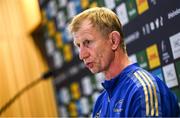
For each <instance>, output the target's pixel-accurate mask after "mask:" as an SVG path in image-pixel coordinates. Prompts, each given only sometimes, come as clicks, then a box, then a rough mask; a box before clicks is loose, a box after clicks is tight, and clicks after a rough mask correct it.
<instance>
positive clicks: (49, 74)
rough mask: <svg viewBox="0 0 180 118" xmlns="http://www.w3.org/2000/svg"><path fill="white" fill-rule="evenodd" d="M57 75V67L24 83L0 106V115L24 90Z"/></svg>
mask: <svg viewBox="0 0 180 118" xmlns="http://www.w3.org/2000/svg"><path fill="white" fill-rule="evenodd" d="M58 75H59V70H58V69H52V70H49V71H47V72H45V73H43V74H42V75H41V77H39V78H37V79H35V80H34V81H32V82H31V83H29V84H28V85H26V86H25V87H24V88H22V89H21V90H20V91H18V92H17V93H16V94H15V95H14V96H13V97H12V98H11V99H9V100H8V101H7V102H6V103H5V104H4V105H3V106H2V107H1V108H0V116H1V114H2V113H3V112H4V111H5V110H6V109H7V108H8V107H10V106H11V105H12V104H13V103H14V102H15V100H17V98H19V97H20V96H21V95H22V94H23V93H24V92H26V91H27V90H29V89H30V88H32V87H33V86H35V85H37V84H38V83H39V82H40V81H42V80H47V79H49V78H50V77H57V76H58Z"/></svg>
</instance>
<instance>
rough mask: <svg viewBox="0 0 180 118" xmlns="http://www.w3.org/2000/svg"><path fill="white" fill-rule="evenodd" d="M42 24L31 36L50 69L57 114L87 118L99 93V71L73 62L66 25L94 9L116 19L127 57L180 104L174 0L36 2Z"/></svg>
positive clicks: (179, 15)
mask: <svg viewBox="0 0 180 118" xmlns="http://www.w3.org/2000/svg"><path fill="white" fill-rule="evenodd" d="M39 5H40V10H41V14H42V24H41V26H40V27H39V28H38V29H37V30H36V31H35V32H34V33H33V36H34V37H35V42H36V43H37V45H38V46H39V48H40V50H41V52H42V54H43V56H44V57H45V59H46V60H47V63H48V65H49V68H50V69H56V70H58V71H57V72H56V74H57V73H58V76H56V77H55V79H54V82H53V84H54V90H55V93H56V100H57V105H58V111H59V116H90V115H91V112H92V107H93V104H94V102H95V100H96V98H97V96H98V95H99V93H100V92H101V91H102V86H101V84H100V83H101V81H102V80H103V79H104V75H103V74H102V73H100V74H97V75H92V74H91V73H90V72H89V71H88V70H87V69H86V68H85V66H84V65H83V63H82V62H81V61H80V60H79V59H78V51H77V48H76V47H75V46H74V45H73V41H72V36H71V34H70V33H69V32H68V30H67V26H68V23H69V21H70V20H71V19H72V17H73V16H74V15H76V14H78V13H79V12H81V11H83V10H85V9H87V8H90V7H96V6H104V7H107V8H109V9H112V10H113V11H114V12H115V13H116V14H117V15H118V17H119V19H120V21H121V23H122V25H123V32H124V34H125V38H124V40H125V43H126V44H127V51H128V55H129V57H130V59H131V60H132V61H133V62H137V63H139V65H140V66H141V67H142V68H145V69H146V70H148V71H150V72H152V73H153V74H155V75H157V76H158V77H159V78H160V79H162V81H164V82H165V83H166V84H167V86H168V87H169V88H170V89H171V90H172V91H173V92H174V93H175V94H176V95H177V96H178V99H179V101H180V88H179V87H180V85H179V84H180V1H179V0H39Z"/></svg>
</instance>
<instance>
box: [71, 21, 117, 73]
mask: <svg viewBox="0 0 180 118" xmlns="http://www.w3.org/2000/svg"><path fill="white" fill-rule="evenodd" d="M73 38H74V43H75V45H76V46H77V47H78V49H79V58H80V59H81V60H83V62H84V63H85V65H86V67H87V68H88V69H89V70H90V71H91V72H92V73H98V72H105V71H108V69H109V66H110V64H111V62H112V60H113V58H114V52H113V50H112V49H111V45H112V43H111V42H110V39H109V37H105V36H103V35H102V34H101V33H100V32H98V30H97V29H96V28H95V27H93V26H92V25H91V23H90V22H89V21H88V20H85V21H83V22H82V24H81V27H80V29H79V30H78V31H77V32H74V34H73Z"/></svg>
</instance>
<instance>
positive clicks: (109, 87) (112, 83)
mask: <svg viewBox="0 0 180 118" xmlns="http://www.w3.org/2000/svg"><path fill="white" fill-rule="evenodd" d="M133 66H136V67H137V66H138V64H137V63H134V64H131V65H129V66H127V67H126V68H125V69H123V70H122V71H121V73H119V74H118V75H117V76H116V77H114V78H112V79H110V80H105V81H104V82H103V83H102V86H103V87H104V89H105V90H106V91H107V93H108V95H109V97H110V98H111V95H112V93H113V90H114V88H115V87H116V86H117V85H119V84H118V83H121V82H122V81H123V78H124V76H126V75H127V73H128V72H130V71H131V69H132V67H133Z"/></svg>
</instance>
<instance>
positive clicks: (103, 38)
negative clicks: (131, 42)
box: [69, 7, 179, 117]
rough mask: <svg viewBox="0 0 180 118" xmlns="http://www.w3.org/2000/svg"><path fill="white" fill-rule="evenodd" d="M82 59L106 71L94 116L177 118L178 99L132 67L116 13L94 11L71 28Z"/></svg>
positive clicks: (92, 67) (96, 69) (77, 19)
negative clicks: (162, 117) (165, 117)
mask: <svg viewBox="0 0 180 118" xmlns="http://www.w3.org/2000/svg"><path fill="white" fill-rule="evenodd" d="M69 29H70V31H71V32H72V34H73V38H74V44H75V45H76V46H77V47H78V49H79V58H80V59H81V60H83V61H84V63H85V65H86V67H87V68H88V69H89V70H90V71H91V72H92V73H99V72H104V74H105V77H106V80H105V81H104V83H102V85H103V87H104V89H105V90H104V91H103V92H102V93H101V95H100V96H99V97H98V99H97V101H96V104H95V106H94V110H93V117H121V116H122V117H136V116H139V117H140V116H178V115H179V107H178V103H177V99H176V97H175V96H174V95H173V93H171V92H170V90H169V89H168V87H167V86H166V85H165V84H164V83H163V82H162V81H161V80H160V79H159V78H157V77H155V76H153V75H151V74H150V73H148V72H147V71H146V70H144V69H142V68H140V67H138V66H137V64H131V62H130V61H129V59H128V55H127V52H126V47H125V44H124V41H123V33H122V26H121V23H120V21H119V20H118V17H117V16H116V14H115V13H114V12H112V11H111V10H109V9H107V8H98V7H97V8H91V9H88V10H85V11H84V12H82V13H80V14H78V15H77V16H75V17H74V18H73V20H72V22H71V24H70V25H69Z"/></svg>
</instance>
